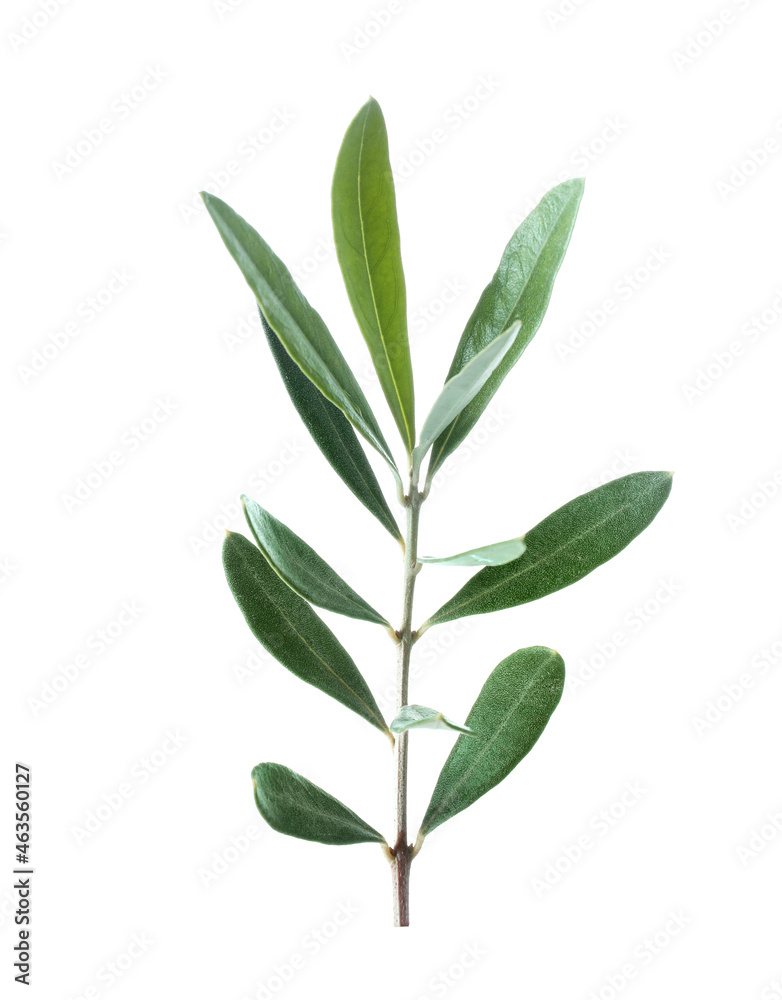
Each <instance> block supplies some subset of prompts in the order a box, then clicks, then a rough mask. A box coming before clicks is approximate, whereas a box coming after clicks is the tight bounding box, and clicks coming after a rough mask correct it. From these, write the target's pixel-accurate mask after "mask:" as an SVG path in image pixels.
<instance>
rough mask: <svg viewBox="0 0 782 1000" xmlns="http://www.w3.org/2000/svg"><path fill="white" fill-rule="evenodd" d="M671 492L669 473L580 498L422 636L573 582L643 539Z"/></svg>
mask: <svg viewBox="0 0 782 1000" xmlns="http://www.w3.org/2000/svg"><path fill="white" fill-rule="evenodd" d="M670 492H671V473H670V472H634V473H633V474H632V475H630V476H623V477H622V478H621V479H615V480H613V482H610V483H606V484H605V486H599V487H598V488H597V489H596V490H591V491H590V492H589V493H584V494H583V495H582V496H580V497H576V499H575V500H571V501H570V503H566V504H565V505H564V507H560V508H559V510H555V511H554V513H553V514H549V516H548V517H547V518H545V519H544V520H543V521H541V522H540V524H538V525H536V526H535V527H534V528H532V529H531V530H530V531H528V532H527V534H526V535H524V536H523V537H524V542H525V544H526V546H527V551H526V552H525V553H524V555H522V556H520V557H519V558H518V559H514V560H513V561H512V562H509V563H505V565H504V566H487V567H486V568H485V569H482V570H481V571H480V572H478V573H476V574H475V576H473V577H472V578H471V579H470V580H468V581H467V583H466V584H465V585H464V586H463V587H462V589H461V590H460V591H459V592H458V593H457V594H455V595H454V596H453V597H452V598H451V600H450V601H448V603H447V604H444V605H443V606H442V607H441V608H440V610H439V611H438V612H437V613H436V614H434V615H432V617H431V618H430V619H429V621H428V622H426V624H425V625H424V626H422V628H421V629H419V634H420V633H421V632H422V631H423V630H424V629H425V628H428V627H429V626H430V625H435V624H438V623H440V622H448V621H452V620H453V619H455V618H464V617H465V616H466V615H482V614H485V613H486V612H488V611H501V610H502V609H503V608H512V607H515V606H516V605H517V604H526V603H527V602H528V601H535V600H537V599H538V598H539V597H545V596H546V594H551V593H553V592H554V591H555V590H560V589H561V588H562V587H567V586H569V585H570V584H571V583H575V582H576V580H580V579H581V578H582V577H583V576H586V575H587V573H591V571H592V570H593V569H596V568H597V567H598V566H600V565H602V564H603V563H604V562H607V561H608V560H609V559H611V558H612V557H613V556H615V555H616V554H617V553H618V552H621V551H622V549H623V548H624V547H625V546H626V545H628V544H629V543H630V542H631V541H632V540H633V539H634V538H635V537H636V536H637V535H640V533H641V532H642V531H643V530H644V528H646V527H647V526H648V525H649V524H651V522H652V521H653V520H654V518H655V516H656V515H657V513H658V512H659V510H660V508H661V507H662V505H663V504H664V503H665V501H666V500H667V498H668V494H669V493H670Z"/></svg>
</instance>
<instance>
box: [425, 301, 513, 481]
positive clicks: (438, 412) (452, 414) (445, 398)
mask: <svg viewBox="0 0 782 1000" xmlns="http://www.w3.org/2000/svg"><path fill="white" fill-rule="evenodd" d="M520 329H521V323H520V322H519V321H518V320H517V321H516V322H515V323H513V324H511V326H509V327H508V329H507V330H505V331H503V332H502V333H501V334H500V335H499V336H498V337H495V338H494V340H492V342H491V343H490V344H488V345H487V346H486V347H484V348H483V350H482V351H479V352H478V354H476V355H475V357H474V358H472V359H471V360H470V361H469V362H468V363H467V364H466V365H465V366H464V368H462V370H461V371H460V372H458V374H456V375H454V376H453V378H450V379H448V381H447V382H446V383H445V385H444V386H443V388H442V391H441V392H440V395H439V396H438V397H437V399H436V400H435V402H434V406H433V407H432V409H431V410H430V412H429V416H428V417H427V418H426V420H425V421H424V426H423V428H422V429H421V437H420V440H419V442H418V444H417V445H416V448H415V451H414V452H413V460H414V461H415V462H416V463H417V464H419V465H420V463H421V461H422V459H423V458H424V456H425V455H426V453H427V451H429V449H430V448H431V447H432V444H433V443H434V441H435V439H436V438H437V437H438V436H439V435H440V434H442V432H443V431H444V430H445V429H446V427H448V425H449V424H450V423H451V421H453V420H455V419H456V417H458V416H459V414H460V413H461V412H462V410H463V409H464V408H465V406H467V405H468V404H469V403H470V402H472V400H473V399H474V398H475V397H476V396H477V395H478V393H479V392H480V391H481V389H482V388H483V386H484V385H485V384H486V382H487V381H488V379H489V377H490V376H491V374H492V372H494V370H495V368H497V366H498V365H499V364H500V362H501V361H502V359H503V358H504V357H505V355H506V354H507V353H508V351H509V350H510V349H511V347H512V346H513V342H514V340H515V339H516V337H517V335H518V333H519V330H520Z"/></svg>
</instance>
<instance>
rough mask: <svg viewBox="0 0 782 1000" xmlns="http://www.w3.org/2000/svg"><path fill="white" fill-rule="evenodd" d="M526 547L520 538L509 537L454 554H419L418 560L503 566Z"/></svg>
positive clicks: (442, 564)
mask: <svg viewBox="0 0 782 1000" xmlns="http://www.w3.org/2000/svg"><path fill="white" fill-rule="evenodd" d="M526 548H527V546H526V545H525V544H524V542H523V541H522V540H521V539H520V538H511V539H510V541H507V542H494V543H493V544H492V545H481V546H480V547H479V548H477V549H468V550H467V552H459V553H458V555H455V556H419V557H418V561H419V562H422V563H434V564H435V565H439V566H503V565H504V564H505V563H508V562H510V561H511V560H512V559H518V558H519V556H520V555H522V554H523V553H524V552H525V551H526Z"/></svg>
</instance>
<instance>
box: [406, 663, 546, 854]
mask: <svg viewBox="0 0 782 1000" xmlns="http://www.w3.org/2000/svg"><path fill="white" fill-rule="evenodd" d="M564 683H565V664H564V663H563V662H562V657H561V656H560V655H559V653H557V652H556V651H555V650H553V649H547V648H546V647H545V646H531V647H530V648H529V649H519V650H518V651H517V652H515V653H511V655H510V656H508V657H506V658H505V659H504V660H503V661H502V662H501V663H500V664H499V665H498V666H497V667H495V668H494V670H493V671H492V672H491V674H490V675H489V679H488V680H487V681H486V683H485V684H484V685H483V688H482V689H481V693H480V694H479V695H478V700H477V701H476V702H475V704H474V705H473V707H472V708H471V709H470V714H469V715H468V716H467V723H466V724H467V725H468V726H470V728H472V729H473V730H475V732H476V734H477V735H476V736H474V737H464V736H460V737H459V739H458V740H457V741H456V743H454V746H453V749H452V750H451V753H450V756H449V757H448V760H446V762H445V765H444V767H443V769H442V771H441V772H440V777H439V778H438V779H437V784H436V786H435V789H434V792H433V793H432V800H431V802H430V803H429V808H428V809H427V810H426V815H425V816H424V821H423V823H422V824H421V832H420V833H419V841H420V839H421V838H423V837H425V836H426V835H427V834H428V833H431V832H432V830H434V829H435V827H438V826H440V824H441V823H444V822H445V821H446V820H447V819H450V818H451V817H452V816H455V815H456V813H458V812H461V811H462V809H466V808H467V806H470V805H472V803H473V802H475V800H476V799H479V798H480V797H481V796H482V795H485V794H486V792H488V791H490V789H492V788H494V786H495V785H498V784H499V783H500V782H501V781H502V779H503V778H505V777H507V776H508V775H509V774H510V772H511V771H512V770H513V768H514V767H515V766H516V765H517V764H518V763H519V761H520V760H521V759H522V758H523V757H525V756H526V755H527V754H528V753H529V752H530V750H531V749H532V748H533V746H534V745H535V743H536V742H537V740H538V737H539V736H540V734H541V733H542V732H543V730H544V729H545V728H546V723H547V722H548V720H549V718H550V717H551V713H552V712H553V711H554V709H555V708H556V707H557V704H558V702H559V699H560V698H561V696H562V689H563V686H564ZM419 846H420V845H419Z"/></svg>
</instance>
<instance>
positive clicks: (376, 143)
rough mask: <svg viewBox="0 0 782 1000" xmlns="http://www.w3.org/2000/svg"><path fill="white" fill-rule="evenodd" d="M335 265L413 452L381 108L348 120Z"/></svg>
mask: <svg viewBox="0 0 782 1000" xmlns="http://www.w3.org/2000/svg"><path fill="white" fill-rule="evenodd" d="M332 215H333V221H334V242H335V243H336V246H337V259H338V260H339V266H340V268H341V269H342V277H343V279H344V281H345V286H346V288H347V292H348V297H349V299H350V304H351V305H352V307H353V312H354V313H355V315H356V319H357V320H358V325H359V327H360V329H361V332H362V334H363V335H364V340H366V342H367V346H368V347H369V353H370V354H371V356H372V363H373V364H374V366H375V371H376V372H377V375H378V378H379V380H380V385H381V387H382V389H383V392H384V394H385V397H386V399H387V400H388V405H389V406H390V408H391V412H392V413H393V415H394V420H395V421H396V424H397V427H398V428H399V432H400V434H401V435H402V440H403V441H404V443H405V446H406V448H407V451H408V453H410V452H411V451H412V449H413V446H414V444H415V415H414V405H413V369H412V365H411V362H410V347H409V344H408V340H407V296H406V292H405V277H404V273H403V271H402V255H401V252H400V248H399V224H398V222H397V217H396V196H395V194H394V178H393V176H392V174H391V164H390V162H389V159H388V136H387V134H386V124H385V121H384V119H383V112H382V111H381V110H380V105H379V104H378V103H377V101H375V100H374V99H372V98H370V100H369V101H367V103H366V104H365V105H364V107H363V108H362V109H361V110H360V111H359V113H358V114H357V115H356V117H355V118H354V119H353V121H352V122H351V124H350V126H349V128H348V130H347V133H346V134H345V138H344V140H343V142H342V147H341V148H340V151H339V156H338V157H337V166H336V169H335V171H334V184H333V186H332Z"/></svg>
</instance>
